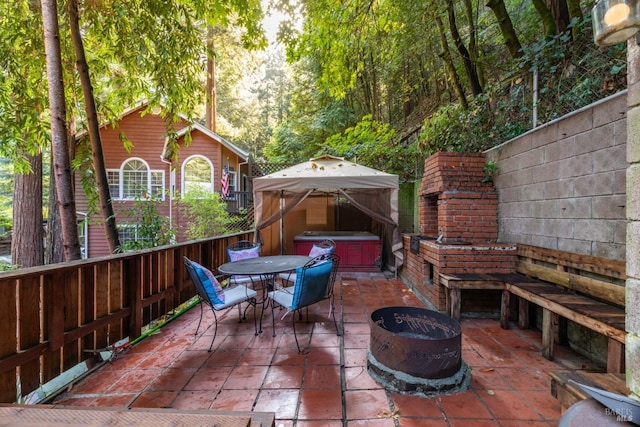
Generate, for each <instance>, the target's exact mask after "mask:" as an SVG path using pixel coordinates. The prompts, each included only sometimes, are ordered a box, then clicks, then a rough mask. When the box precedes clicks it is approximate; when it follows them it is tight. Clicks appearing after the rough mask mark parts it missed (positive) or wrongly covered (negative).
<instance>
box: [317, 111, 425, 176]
mask: <svg viewBox="0 0 640 427" xmlns="http://www.w3.org/2000/svg"><path fill="white" fill-rule="evenodd" d="M398 141H399V140H398V138H397V133H396V131H395V130H394V129H392V128H391V126H389V124H388V123H382V122H379V121H376V120H373V118H372V117H371V116H370V115H368V116H364V117H363V118H362V120H361V121H360V122H359V123H358V124H356V125H355V126H354V127H350V128H347V129H346V130H345V131H344V132H343V133H341V134H335V135H333V136H331V137H329V138H327V141H326V145H327V147H328V148H329V149H330V150H331V151H332V154H335V155H338V156H341V157H345V158H347V159H353V160H354V161H357V162H358V163H360V164H363V165H365V166H369V167H372V168H374V169H379V170H384V171H386V172H389V173H394V174H399V175H400V176H401V177H402V178H403V179H410V178H411V176H412V174H413V172H414V170H413V168H412V166H413V165H415V164H416V159H417V156H416V149H417V146H416V144H401V143H399V142H398ZM419 162H420V163H421V161H419ZM407 171H408V172H407Z"/></svg>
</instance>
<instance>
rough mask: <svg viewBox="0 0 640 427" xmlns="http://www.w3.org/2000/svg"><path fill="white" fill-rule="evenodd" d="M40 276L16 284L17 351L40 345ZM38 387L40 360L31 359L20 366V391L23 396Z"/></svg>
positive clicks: (26, 278)
mask: <svg viewBox="0 0 640 427" xmlns="http://www.w3.org/2000/svg"><path fill="white" fill-rule="evenodd" d="M40 290H41V287H40V276H30V277H25V278H23V279H22V280H20V281H19V282H18V295H19V300H18V302H19V306H20V312H19V313H20V323H19V324H18V326H19V328H18V331H17V333H18V336H19V338H18V343H19V348H18V350H19V351H24V350H27V349H29V348H31V347H34V346H37V345H38V344H40V332H41V331H40V300H41V296H40ZM39 386H40V360H38V359H32V360H28V361H25V362H24V363H23V364H22V365H20V389H21V392H22V395H23V396H26V395H27V394H29V393H31V392H32V391H34V390H35V389H37V388H38V387H39Z"/></svg>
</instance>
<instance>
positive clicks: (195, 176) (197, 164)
mask: <svg viewBox="0 0 640 427" xmlns="http://www.w3.org/2000/svg"><path fill="white" fill-rule="evenodd" d="M190 192H210V193H212V192H213V165H212V164H211V162H210V161H209V160H208V159H207V158H205V157H202V156H192V157H189V158H187V160H185V161H184V163H183V164H182V193H183V194H188V193H190Z"/></svg>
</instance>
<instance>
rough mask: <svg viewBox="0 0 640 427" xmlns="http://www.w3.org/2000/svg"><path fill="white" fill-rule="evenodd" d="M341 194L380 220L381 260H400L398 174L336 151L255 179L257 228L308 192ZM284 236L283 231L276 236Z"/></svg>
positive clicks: (387, 261) (273, 219) (365, 212)
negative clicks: (336, 155)
mask: <svg viewBox="0 0 640 427" xmlns="http://www.w3.org/2000/svg"><path fill="white" fill-rule="evenodd" d="M332 193H334V194H338V195H341V196H344V197H345V198H346V199H347V200H348V201H349V203H351V204H352V205H353V206H354V207H356V208H357V209H358V210H360V211H361V212H363V213H364V214H366V215H367V216H369V217H371V218H372V219H373V220H374V221H376V222H377V223H378V224H380V226H381V229H382V230H383V233H382V234H383V236H381V237H382V238H383V241H384V243H385V244H384V246H383V247H386V248H387V249H386V251H387V254H385V262H386V263H387V264H390V265H393V264H395V267H396V268H397V267H399V265H401V264H402V259H403V257H402V236H401V234H400V230H399V228H398V176H397V175H393V174H389V173H386V172H382V171H379V170H376V169H372V168H369V167H366V166H362V165H359V164H357V163H354V162H350V161H347V160H345V159H343V158H340V157H334V156H328V155H325V156H321V157H317V158H315V159H311V160H309V161H307V162H304V163H300V164H297V165H295V166H291V167H289V168H287V169H283V170H281V171H279V172H275V173H272V174H269V175H265V176H263V177H260V178H255V179H254V180H253V196H254V206H255V221H256V230H258V233H259V232H260V230H263V229H265V228H266V227H269V226H270V225H272V224H274V223H275V222H277V221H279V220H281V219H282V218H283V217H284V216H285V215H286V214H287V213H288V212H290V211H291V210H292V209H294V208H295V207H296V206H298V205H299V204H300V203H302V201H303V200H305V199H306V198H307V197H309V196H312V195H318V194H332ZM280 238H282V235H281V236H280Z"/></svg>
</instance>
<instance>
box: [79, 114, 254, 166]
mask: <svg viewBox="0 0 640 427" xmlns="http://www.w3.org/2000/svg"><path fill="white" fill-rule="evenodd" d="M148 105H149V104H148V103H147V102H143V103H141V104H139V105H137V106H135V107H132V108H130V109H128V110H126V111H125V112H123V113H122V115H121V116H120V120H121V119H123V118H125V117H126V116H128V115H129V114H132V113H135V112H136V111H140V110H141V109H143V108H146V107H147V106H148ZM179 116H180V118H181V119H182V120H184V121H185V122H187V123H190V125H189V126H185V127H184V128H182V129H180V130H178V131H177V134H178V136H184V135H185V134H186V133H187V132H189V131H191V130H194V129H195V130H198V131H200V132H202V133H204V134H205V135H207V136H208V137H210V138H212V139H215V140H216V141H218V142H219V143H220V144H222V145H223V146H224V147H225V148H227V149H228V150H230V151H231V152H233V153H234V154H236V155H237V156H238V157H240V158H241V159H242V160H243V161H245V162H246V161H248V160H249V156H250V153H249V152H248V151H245V150H243V149H242V148H240V147H238V146H237V145H235V144H233V143H232V142H230V141H228V140H227V139H225V138H223V137H222V136H220V135H218V134H217V133H215V132H213V131H212V130H211V129H208V128H207V127H206V126H204V125H202V124H200V123H198V122H192V121H190V120H189V119H188V118H187V116H185V115H184V114H179ZM104 126H105V124H102V125H100V127H104ZM86 134H87V131H86V130H85V131H82V132H80V133H78V134H77V135H76V141H79V140H80V139H82V137H84V136H85V135H86ZM166 151H167V141H166V140H165V146H164V149H163V150H162V157H163V158H165V159H168V158H169V157H171V156H170V155H166V154H165V153H166Z"/></svg>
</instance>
